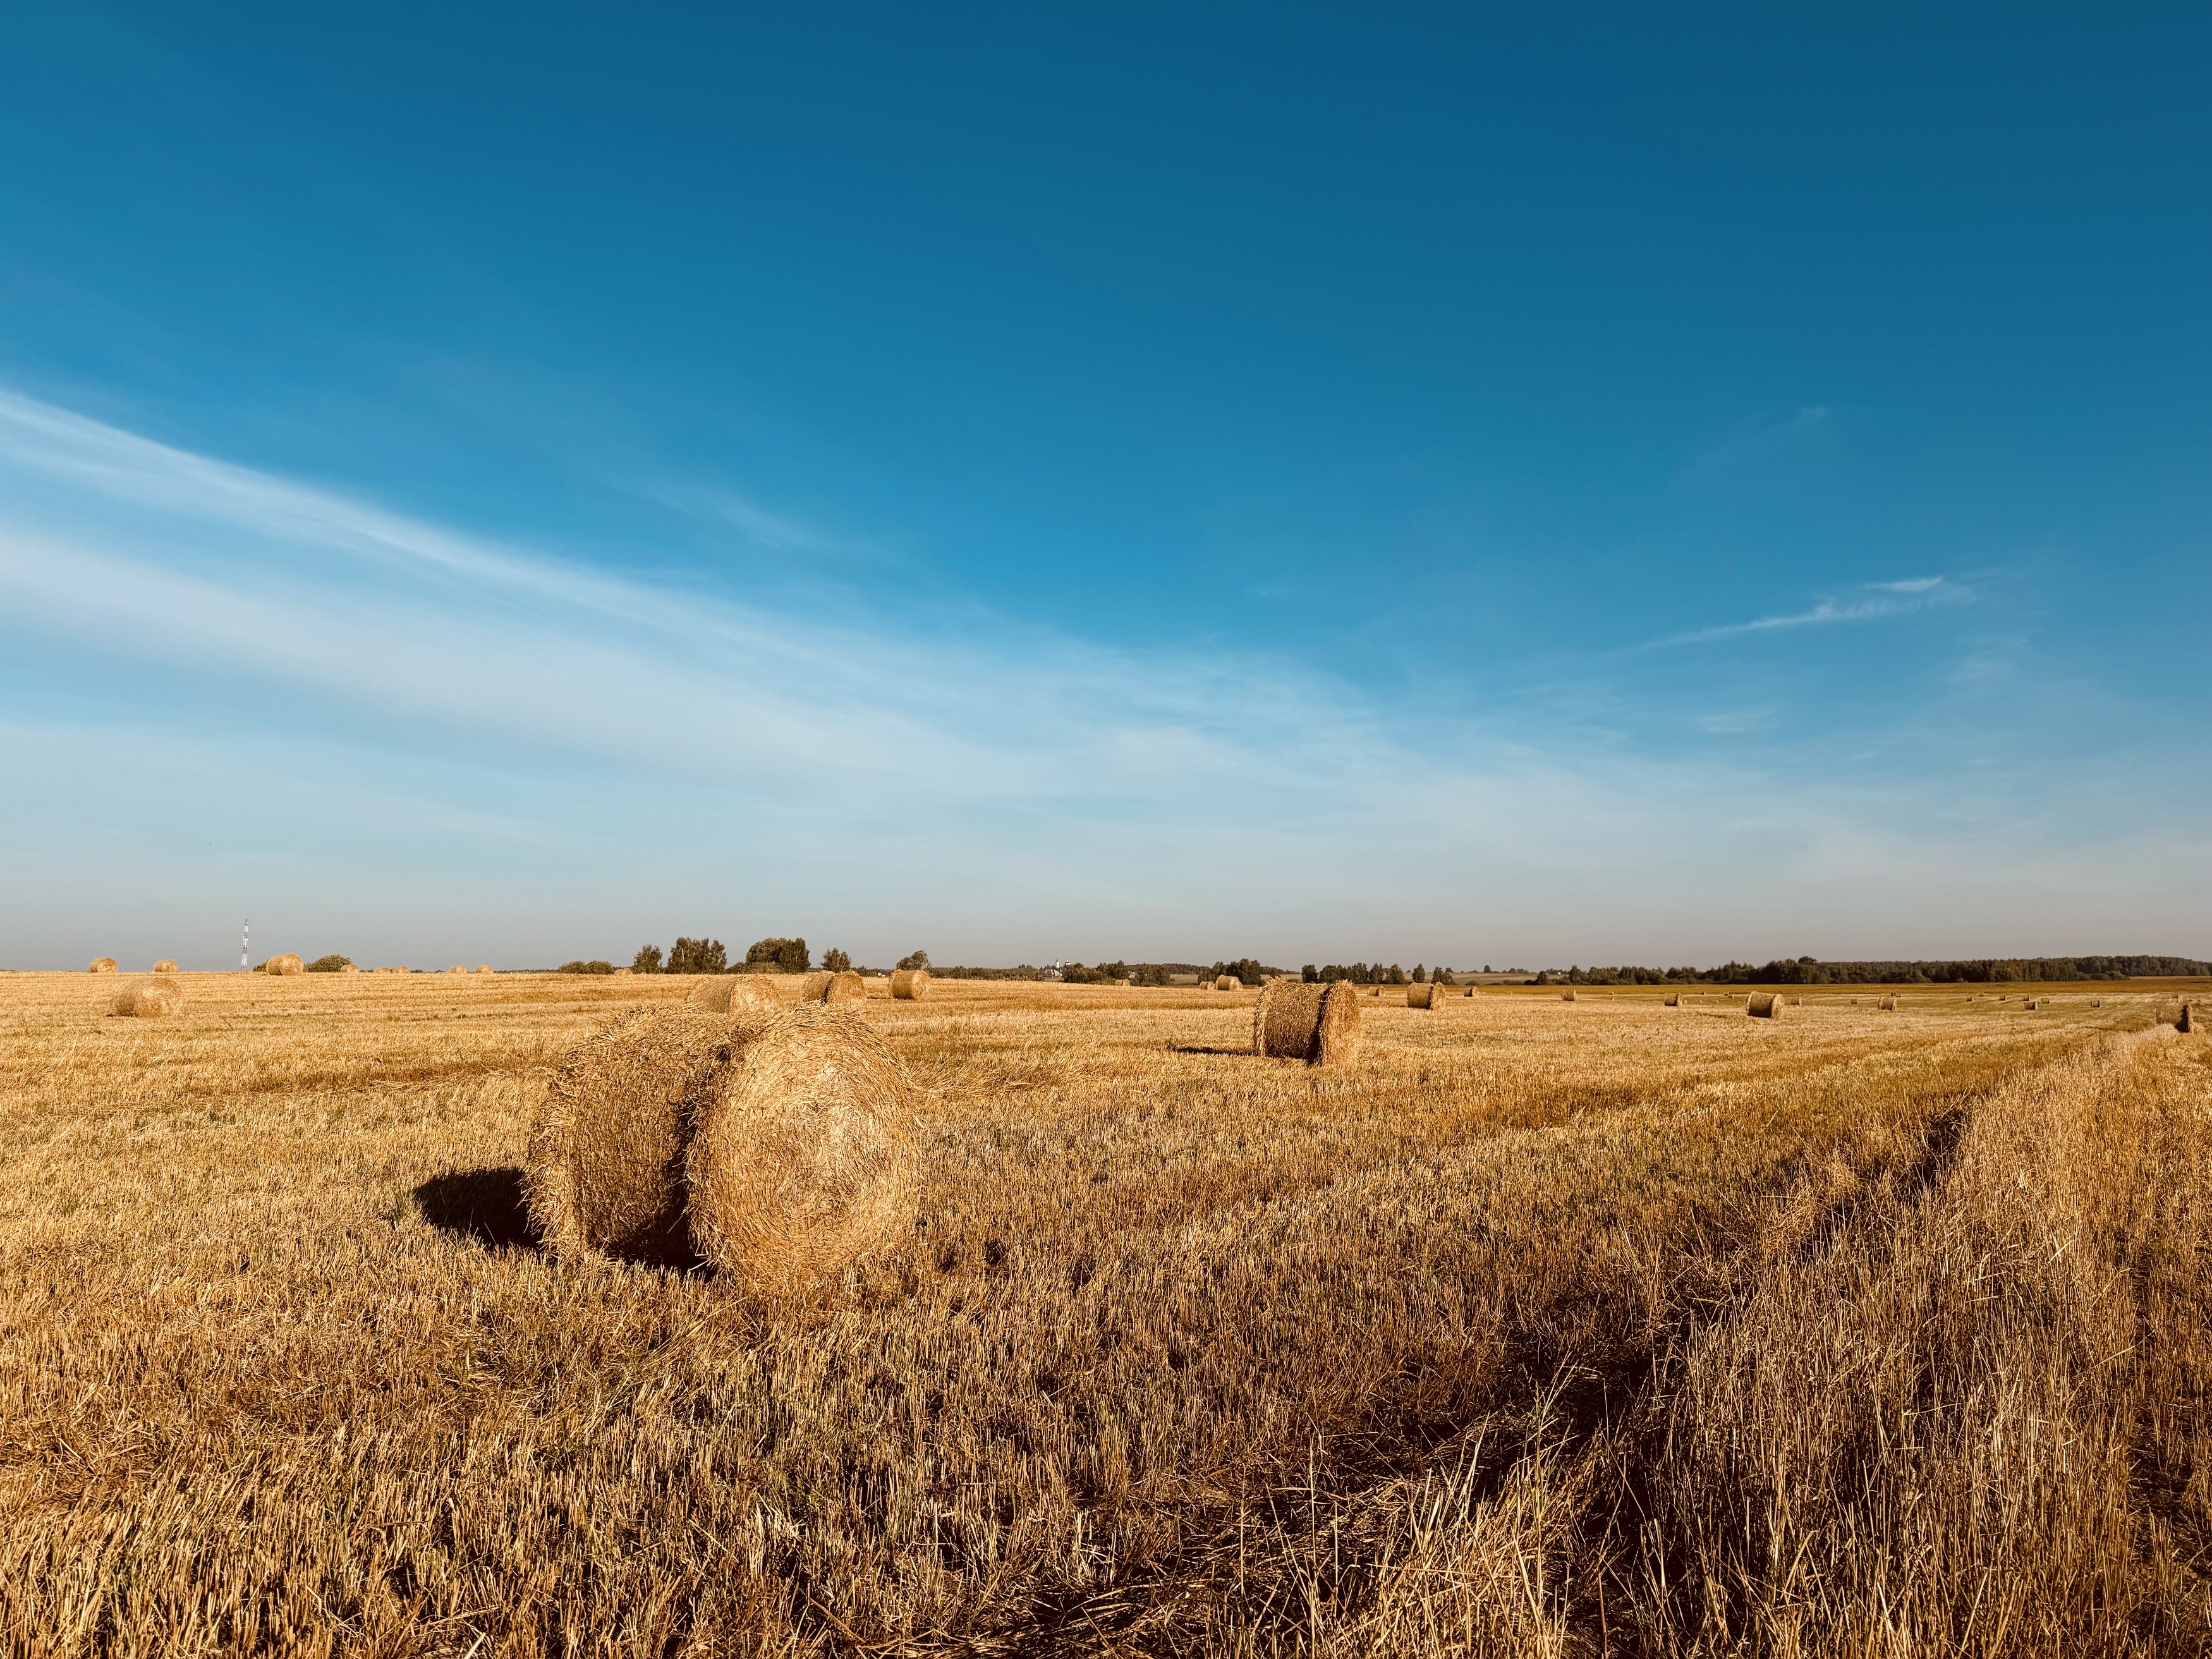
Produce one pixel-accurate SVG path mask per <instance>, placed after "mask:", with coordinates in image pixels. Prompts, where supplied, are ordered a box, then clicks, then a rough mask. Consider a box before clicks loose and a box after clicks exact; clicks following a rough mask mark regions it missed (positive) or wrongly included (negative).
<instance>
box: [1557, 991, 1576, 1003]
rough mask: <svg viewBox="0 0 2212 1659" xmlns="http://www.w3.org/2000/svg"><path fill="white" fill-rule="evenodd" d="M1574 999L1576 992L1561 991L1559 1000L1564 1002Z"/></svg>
mask: <svg viewBox="0 0 2212 1659" xmlns="http://www.w3.org/2000/svg"><path fill="white" fill-rule="evenodd" d="M1559 1000H1560V1001H1562V1002H1572V1001H1573V1000H1575V994H1574V993H1573V992H1572V991H1562V992H1560V993H1559Z"/></svg>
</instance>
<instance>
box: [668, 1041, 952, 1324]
mask: <svg viewBox="0 0 2212 1659" xmlns="http://www.w3.org/2000/svg"><path fill="white" fill-rule="evenodd" d="M915 1104H916V1099H915V1090H914V1085H913V1084H912V1082H911V1081H910V1080H909V1079H908V1076H907V1073H906V1068H905V1066H903V1065H902V1064H901V1062H900V1060H899V1058H898V1056H897V1054H895V1053H894V1052H893V1051H892V1050H891V1048H890V1045H889V1044H888V1043H886V1042H884V1039H883V1038H882V1037H881V1036H878V1035H877V1033H876V1032H875V1030H873V1029H872V1027H870V1026H869V1025H868V1024H867V1023H866V1021H864V1020H862V1019H860V1018H858V1017H857V1016H855V1015H854V1014H851V1013H848V1012H844V1011H842V1010H839V1009H834V1008H829V1007H824V1006H817V1005H812V1004H801V1005H799V1006H797V1007H794V1008H792V1009H790V1010H788V1011H787V1012H783V1013H781V1014H779V1015H777V1016H776V1017H775V1018H774V1019H772V1020H770V1021H769V1023H768V1024H765V1025H763V1026H762V1027H761V1028H760V1029H759V1030H757V1032H755V1033H753V1034H752V1035H751V1036H750V1039H749V1040H747V1041H745V1042H744V1043H743V1044H742V1045H741V1046H740V1047H738V1048H737V1049H736V1050H735V1052H733V1053H732V1054H731V1057H730V1059H729V1061H728V1063H727V1064H726V1065H724V1066H719V1067H717V1068H716V1069H715V1070H714V1073H712V1074H711V1076H710V1077H709V1078H708V1079H707V1081H706V1085H705V1099H704V1103H703V1105H702V1109H701V1110H700V1114H699V1118H698V1130H697V1133H696V1135H694V1137H693V1138H692V1140H691V1147H690V1155H689V1158H688V1159H687V1162H686V1173H687V1177H688V1180H689V1182H690V1213H691V1236H692V1238H693V1241H694V1242H695V1243H696V1245H697V1247H698V1249H699V1253H700V1254H701V1255H703V1256H704V1257H705V1258H706V1259H707V1260H708V1261H711V1262H713V1263H714V1266H715V1267H717V1268H719V1269H720V1270H721V1271H722V1272H724V1273H730V1274H732V1276H734V1277H735V1278H737V1279H738V1280H740V1281H741V1282H743V1283H744V1284H745V1285H748V1286H750V1287H751V1288H753V1289H757V1290H761V1291H775V1292H781V1291H788V1290H793V1289H797V1288H801V1287H804V1286H805V1285H810V1284H812V1283H815V1282H817V1280H819V1279H821V1278H822V1277H823V1275H824V1274H827V1273H834V1272H836V1271H838V1270H841V1269H842V1268H843V1267H845V1266H846V1265H847V1264H848V1263H849V1262H850V1261H852V1260H853V1259H854V1257H855V1256H856V1255H859V1254H860V1252H861V1251H863V1250H865V1249H868V1248H870V1247H871V1246H872V1245H874V1244H876V1243H879V1242H880V1241H882V1240H883V1239H884V1238H886V1237H890V1235H892V1234H893V1233H895V1232H896V1231H898V1230H899V1229H900V1228H901V1227H902V1225H904V1224H905V1222H906V1221H907V1219H908V1216H909V1215H910V1213H911V1211H912V1206H913V1203H914V1188H915V1158H916V1143H915V1127H916V1126H915Z"/></svg>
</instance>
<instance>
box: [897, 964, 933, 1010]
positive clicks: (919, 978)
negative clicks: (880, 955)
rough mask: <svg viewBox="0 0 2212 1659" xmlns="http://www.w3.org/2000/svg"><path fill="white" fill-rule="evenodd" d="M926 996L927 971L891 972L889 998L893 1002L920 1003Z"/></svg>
mask: <svg viewBox="0 0 2212 1659" xmlns="http://www.w3.org/2000/svg"><path fill="white" fill-rule="evenodd" d="M928 995H929V969H927V968H895V969H892V970H891V996H892V999H893V1000H895V1001H898V1002H921V1001H922V1000H926V999H927V997H928Z"/></svg>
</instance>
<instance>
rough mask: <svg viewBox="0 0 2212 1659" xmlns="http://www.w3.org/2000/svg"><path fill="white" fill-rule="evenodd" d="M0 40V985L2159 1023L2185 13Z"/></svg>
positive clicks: (583, 29)
mask: <svg viewBox="0 0 2212 1659" xmlns="http://www.w3.org/2000/svg"><path fill="white" fill-rule="evenodd" d="M8 34H9V50H8V51H6V52H0V775H4V776H5V777H6V779H7V780H8V787H7V788H6V789H5V790H4V792H0V860H4V864H5V867H6V869H7V871H8V872H9V873H8V883H7V888H6V893H5V899H4V904H0V967H15V968H75V967H81V966H82V964H83V963H84V962H85V961H86V960H87V959H88V958H89V957H93V956H95V955H113V956H116V957H119V958H122V959H123V960H124V962H125V966H126V967H130V966H137V965H141V963H140V959H141V958H143V959H145V960H148V961H150V960H151V959H152V958H153V957H156V956H173V957H176V958H178V959H179V961H180V962H182V963H184V964H185V966H186V967H188V968H219V967H224V966H234V965H235V964H236V962H237V949H238V945H237V936H238V926H239V921H240V918H241V917H242V916H246V915H251V916H252V918H253V923H254V939H255V956H256V957H257V958H258V957H260V956H262V955H264V954H266V953H267V952H268V951H279V950H296V951H301V952H302V953H304V954H307V955H311V956H312V955H316V954H320V953H322V952H324V951H344V952H346V953H347V954H349V955H351V956H353V957H356V959H358V960H361V961H363V962H368V963H380V962H403V961H404V962H412V963H416V965H422V966H442V965H444V964H445V963H447V962H453V961H465V962H468V963H475V962H478V961H489V962H494V963H501V965H513V966H520V965H542V964H546V963H555V962H558V961H561V960H563V959H566V958H568V957H579V956H582V957H591V956H603V957H610V958H612V959H615V960H618V961H626V960H628V958H629V955H630V953H631V951H634V950H635V948H636V947H637V946H638V945H641V944H642V943H645V942H647V941H652V942H655V943H658V944H660V945H666V944H667V943H668V942H669V941H670V939H672V938H673V937H674V936H675V935H676V934H678V933H694V934H708V933H710V934H713V935H714V936H716V937H719V938H720V939H723V940H724V941H725V942H726V944H728V945H732V946H733V947H736V948H738V949H742V947H743V945H744V944H746V943H747V942H749V941H750V940H751V939H756V938H759V937H763V936H765V935H771V934H787V933H803V934H805V936H806V938H807V939H809V941H810V942H811V944H812V945H813V946H814V948H815V949H816V951H817V952H818V951H820V950H822V949H823V948H824V947H826V946H829V945H842V946H843V947H844V948H846V949H848V950H849V951H852V952H853V953H854V955H855V956H857V957H860V958H861V959H862V960H864V961H867V962H870V963H883V962H887V961H889V960H890V959H892V958H893V957H896V956H897V955H900V954H902V953H903V952H905V951H908V950H912V949H914V948H915V947H916V946H922V947H926V948H927V949H928V950H929V951H930V952H931V954H932V955H933V957H935V958H936V959H937V960H939V962H946V963H949V962H955V961H967V962H972V963H1014V962H1018V961H1031V962H1036V961H1043V960H1047V959H1050V958H1053V957H1080V958H1082V959H1085V960H1100V959H1109V958H1112V957H1127V958H1130V959H1171V960H1172V959H1184V960H1188V959H1193V958H1195V959H1198V960H1200V961H1207V960H1212V959H1213V958H1214V957H1219V956H1240V955H1243V954H1246V953H1248V952H1249V953H1250V954H1254V955H1257V956H1260V957H1262V958H1263V959H1266V960H1269V961H1274V962H1281V963H1288V964H1291V965H1296V964H1297V963H1304V962H1309V961H1314V962H1328V961H1352V960H1354V959H1370V960H1372V959H1382V960H1385V961H1390V960H1395V961H1399V962H1401V963H1404V964H1405V965H1407V966H1408V967H1410V966H1411V965H1412V964H1413V963H1415V962H1416V961H1424V962H1431V963H1433V962H1438V961H1443V962H1449V963H1452V964H1454V965H1456V966H1461V967H1470V966H1479V965H1480V964H1481V963H1485V962H1490V963H1497V964H1499V965H1504V964H1506V963H1515V964H1524V965H1528V966H1530V967H1539V966H1556V965H1564V964H1565V963H1570V962H1577V963H1584V964H1589V963H1619V962H1639V963H1657V964H1662V965H1663V964H1669V963H1698V964H1700V965H1703V964H1709V963H1716V962H1719V961H1722V960H1723V959H1726V958H1729V957H1738V958H1745V959H1750V960H1765V958H1767V957H1772V956H1775V955H1781V954H1787V955H1792V956H1794V955H1797V954H1800V953H1803V952H1809V953H1811V954H1814V955H1816V956H1820V957H1829V958H1846V957H1868V956H1880V957H1893V956H1920V957H1951V956H1993V955H2008V954H2024V953H2043V952H2051V953H2059V952H2067V953H2075V952H2093V951H2158V952H2171V953H2175V954H2186V955H2191V956H2200V957H2201V956H2208V955H2212V861H2208V860H2207V858H2206V857H2205V842H2206V836H2205V826H2206V823H2207V818H2208V809H2212V738H2208V719H2207V717H2208V715H2212V690H2208V686H2207V673H2206V659H2207V653H2206V650H2205V648H2204V646H2203V635H2204V634H2205V630H2206V618H2207V615H2208V601H2209V600H2212V560H2208V552H2212V534H2208V527H2212V467H2209V466H2208V465H2207V462H2208V459H2212V404H2208V401H2207V399H2206V398H2205V397H2204V388H2205V387H2206V386H2207V385H2208V384H2212V375H2209V374H2208V370H2212V328H2208V303H2207V300H2206V297H2205V296H2206V295H2208V294H2212V165H2208V163H2212V99H2208V98H2207V97H2206V96H2205V84H2204V82H2205V65H2206V64H2208V62H2212V53H2208V48H2212V15H2208V14H2205V13H2203V12H2202V11H2187V10H2184V9H2174V8H2166V9H2119V10H2110V11H2098V12H2096V13H2093V14H2092V13H2084V12H2081V11H2079V10H2078V9H2061V8H2056V7H2049V8H2036V9H2008V10H2007V11H2005V12H2003V13H2002V14H2000V13H1997V12H1994V11H1988V10H1979V11H1975V12H1971V13H1970V12H1966V11H1956V12H1950V13H1939V14H1934V15H1930V14H1929V13H1927V12H1926V11H1925V10H1924V9H1904V8H1851V9H1842V8H1838V9H1834V10H1833V12H1832V14H1831V15H1826V16H1825V17H1822V16H1818V15H1813V14H1809V13H1807V12H1804V11H1802V10H1799V11H1795V12H1791V13H1790V14H1788V15H1781V14H1777V13H1775V12H1774V11H1773V10H1772V9H1754V8H1750V7H1736V8H1703V9H1691V10H1682V9H1675V10H1671V11H1668V12H1666V13H1655V12H1650V11H1648V10H1637V9H1629V8H1625V7H1622V8H1612V9H1597V10H1589V9H1585V10H1583V11H1580V12H1577V13H1574V14H1571V15H1567V14H1562V13H1560V12H1559V10H1558V9H1556V8H1536V7H1528V8H1516V9H1463V8H1455V9H1407V8H1372V7H1364V8H1358V9H1349V8H1347V9H1341V10H1339V11H1336V12H1334V13H1330V12H1324V11H1318V10H1314V9H1282V8H1267V9H1260V8H1224V7H1188V6H1183V7H1174V8H1166V7H1162V8H1129V7H1117V8H1113V9H1103V8H1101V9H1072V8H1048V9H1035V8H1012V7H1006V8H979V7H965V6H955V7H948V8H937V9H930V10H928V11H927V12H921V11H916V10H914V9H905V8H890V7H875V8H871V7H815V8H805V9H793V10H789V11H786V12H781V13H775V14H769V13H767V12H764V11H758V12H738V13H732V12H731V11H730V10H729V9H706V8H696V9H690V8H677V9H653V11H651V12H649V13H640V12H637V11H636V10H635V9H629V10H617V9H613V8H605V9H597V10H588V9H571V10H566V11H560V12H551V11H547V12H544V13H536V12H527V13H526V12H521V11H514V10H506V9H500V10H495V9H487V8H483V7H473V6H463V7H459V8H451V7H448V8H441V9H437V10H435V11H434V10H430V9H416V8H409V7H399V8H391V9H376V10H374V12H361V13H356V14H351V15H315V14H311V13H307V12H302V11H300V10H299V9H287V8H278V7H275V6H254V7H243V6H220V5H211V6H196V7H193V8H191V9H188V10H187V11H179V10H177V9H173V8H157V7H151V6H88V5H73V4H64V5H59V6H56V7H52V8H46V7H41V8H38V9H35V10H33V9H22V10H21V11H20V12H19V13H18V14H17V15H15V16H13V17H11V19H10V21H9V25H8Z"/></svg>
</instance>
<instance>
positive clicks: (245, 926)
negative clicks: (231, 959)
mask: <svg viewBox="0 0 2212 1659" xmlns="http://www.w3.org/2000/svg"><path fill="white" fill-rule="evenodd" d="M252 937H253V918H252V916H248V917H246V920H245V921H241V922H240V923H239V924H238V971H239V972H240V973H241V974H243V973H245V972H246V971H248V970H247V969H246V956H247V954H248V953H247V951H246V941H247V940H248V939H252Z"/></svg>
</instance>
